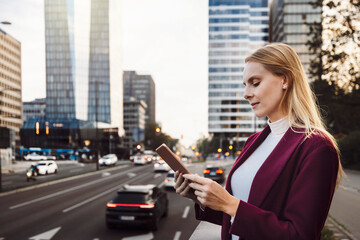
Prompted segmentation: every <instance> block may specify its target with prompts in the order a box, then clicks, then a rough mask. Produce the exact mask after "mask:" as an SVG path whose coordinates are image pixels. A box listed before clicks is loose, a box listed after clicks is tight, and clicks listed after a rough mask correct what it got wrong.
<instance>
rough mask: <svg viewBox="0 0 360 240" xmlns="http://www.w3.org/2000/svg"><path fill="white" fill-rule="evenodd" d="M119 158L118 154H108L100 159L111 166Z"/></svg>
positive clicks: (101, 163)
mask: <svg viewBox="0 0 360 240" xmlns="http://www.w3.org/2000/svg"><path fill="white" fill-rule="evenodd" d="M117 161H118V158H117V156H116V154H108V155H105V156H103V157H102V158H100V159H99V164H100V166H101V165H104V166H111V165H114V166H115V164H116V163H117Z"/></svg>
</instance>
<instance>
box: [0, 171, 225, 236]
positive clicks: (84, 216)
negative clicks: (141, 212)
mask: <svg viewBox="0 0 360 240" xmlns="http://www.w3.org/2000/svg"><path fill="white" fill-rule="evenodd" d="M230 165H231V164H230ZM189 168H190V170H191V171H192V172H194V173H199V174H201V171H202V169H203V165H201V164H194V165H192V166H189ZM49 176H50V175H49ZM46 177H48V176H46ZM164 177H165V173H154V172H153V169H152V165H145V166H123V167H122V168H109V169H107V170H106V171H102V172H97V173H94V174H91V175H84V176H82V177H79V178H77V179H71V180H67V181H61V182H59V183H56V184H52V185H49V186H43V187H40V188H34V189H30V190H27V191H21V192H17V193H14V194H9V195H5V196H2V197H0V212H1V215H0V239H54V240H56V239H124V240H131V239H144V240H145V239H189V238H190V236H191V234H192V233H193V231H194V230H195V228H196V227H197V225H198V223H199V221H197V220H196V219H195V218H194V209H193V203H192V202H191V201H190V200H188V199H185V198H182V197H180V196H178V195H177V194H176V193H175V192H174V191H168V192H167V193H168V199H169V214H168V217H166V218H163V219H161V221H160V227H159V230H157V231H155V232H150V231H149V230H147V229H145V228H144V229H143V228H135V227H133V228H131V227H126V228H119V229H115V230H109V229H107V227H106V225H105V206H106V203H107V202H108V201H109V200H111V199H112V198H113V196H114V194H115V192H116V190H117V189H118V188H119V187H120V186H121V185H123V184H156V185H161V184H162V182H163V180H164ZM134 237H135V238H134Z"/></svg>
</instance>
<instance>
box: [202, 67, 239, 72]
mask: <svg viewBox="0 0 360 240" xmlns="http://www.w3.org/2000/svg"><path fill="white" fill-rule="evenodd" d="M243 71H244V68H243V67H240V68H209V73H212V72H243Z"/></svg>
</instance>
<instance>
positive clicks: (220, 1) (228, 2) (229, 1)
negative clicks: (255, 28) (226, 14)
mask: <svg viewBox="0 0 360 240" xmlns="http://www.w3.org/2000/svg"><path fill="white" fill-rule="evenodd" d="M224 5H225V6H236V5H243V6H247V5H249V6H250V7H252V8H255V7H267V6H268V1H267V0H251V1H249V0H209V6H224Z"/></svg>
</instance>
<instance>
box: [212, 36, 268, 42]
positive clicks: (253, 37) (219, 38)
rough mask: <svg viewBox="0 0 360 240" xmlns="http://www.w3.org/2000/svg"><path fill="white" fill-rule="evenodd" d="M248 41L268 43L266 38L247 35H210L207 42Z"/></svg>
mask: <svg viewBox="0 0 360 240" xmlns="http://www.w3.org/2000/svg"><path fill="white" fill-rule="evenodd" d="M215 39H218V40H225V39H250V41H268V36H249V35H248V34H217V35H213V34H210V36H209V40H215Z"/></svg>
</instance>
